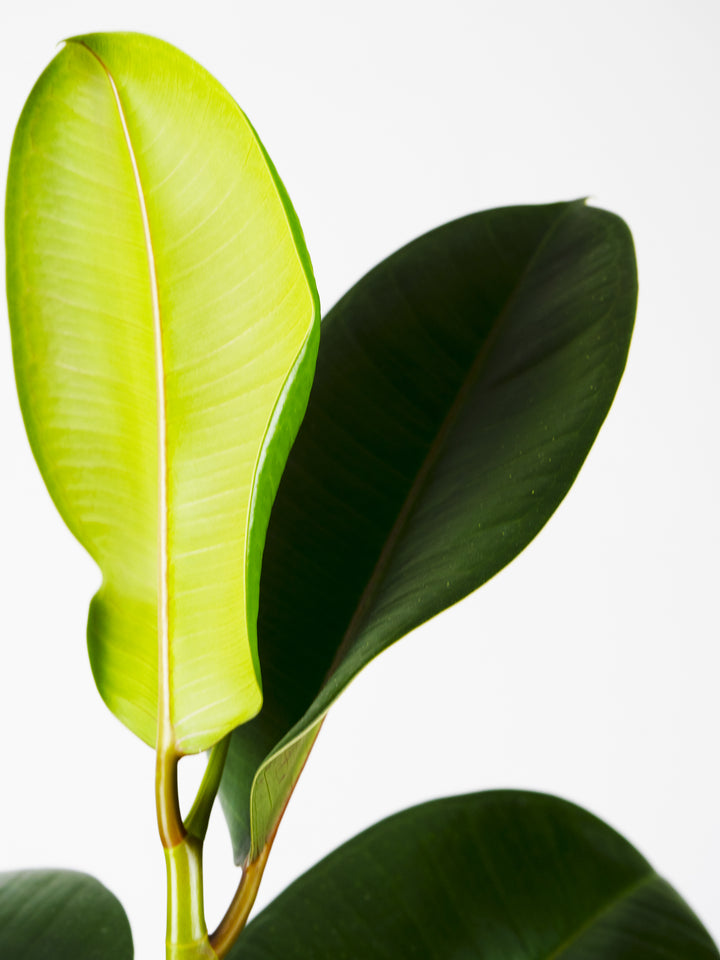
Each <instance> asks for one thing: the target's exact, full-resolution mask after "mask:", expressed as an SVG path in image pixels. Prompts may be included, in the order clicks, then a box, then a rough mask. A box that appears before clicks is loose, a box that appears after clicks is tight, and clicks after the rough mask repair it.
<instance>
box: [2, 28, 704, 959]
mask: <svg viewBox="0 0 720 960" xmlns="http://www.w3.org/2000/svg"><path fill="white" fill-rule="evenodd" d="M6 247H7V283H8V305H9V315H10V323H11V329H12V344H13V356H14V363H15V369H16V376H17V385H18V393H19V397H20V405H21V407H22V412H23V416H24V419H25V424H26V427H27V432H28V436H29V439H30V443H31V446H32V450H33V453H34V455H35V458H36V460H37V462H38V465H39V467H40V470H41V472H42V474H43V477H44V478H45V481H46V483H47V486H48V489H49V491H50V494H51V496H52V497H53V499H54V501H55V503H56V505H57V507H58V509H59V511H60V513H61V514H62V516H63V518H64V519H65V521H66V522H67V524H68V526H69V527H70V529H71V530H72V532H73V533H74V534H75V536H76V537H77V538H78V539H79V540H80V542H81V543H82V544H83V545H84V546H85V547H86V549H87V550H88V551H89V553H90V554H91V555H92V557H93V558H94V559H95V560H96V562H97V564H98V565H99V567H100V568H101V570H102V574H103V581H102V586H101V588H100V590H99V591H98V593H97V594H96V596H95V597H94V599H93V601H92V603H91V606H90V613H89V619H88V633H87V642H88V649H89V654H90V660H91V664H92V670H93V674H94V677H95V680H96V683H97V687H98V689H99V691H100V694H101V695H102V697H103V699H104V700H105V702H106V703H107V705H108V707H109V708H110V709H111V710H112V711H113V712H114V713H115V714H116V715H117V717H118V718H119V719H120V720H121V721H122V722H123V723H124V724H125V725H126V726H127V727H128V728H129V729H130V730H131V731H132V732H133V733H134V734H135V735H136V736H137V737H139V738H140V739H141V740H143V741H144V742H145V743H146V744H148V745H149V746H150V747H152V748H154V749H155V750H156V753H157V767H156V770H157V775H156V798H155V799H156V804H157V818H158V824H159V832H160V838H161V841H162V846H163V848H164V851H165V858H166V862H167V877H168V888H167V889H168V928H167V944H166V951H167V952H166V956H167V957H168V958H173V960H181V958H182V960H196V958H215V957H224V956H230V957H237V958H243V960H252V958H258V960H260V958H262V960H270V958H284V960H294V958H298V960H299V958H307V960H310V958H315V960H322V958H328V960H330V958H332V960H337V958H340V957H346V958H357V960H360V958H368V957H382V958H390V957H392V958H398V957H433V958H460V957H463V958H467V957H478V958H480V957H483V958H486V960H487V958H489V960H521V958H522V960H531V958H532V960H535V958H537V960H540V958H544V960H550V958H559V957H563V958H564V957H567V958H568V960H580V958H586V957H587V958H590V957H592V958H608V960H610V958H612V960H619V958H620V960H622V958H630V957H632V958H636V957H637V958H655V957H657V958H660V957H662V958H678V960H680V958H682V960H696V958H710V957H713V958H717V957H718V952H717V950H716V948H715V946H714V945H713V943H712V941H711V940H710V938H709V936H708V934H707V933H706V932H705V930H704V929H703V927H702V926H701V925H700V923H699V921H698V920H697V918H696V917H695V916H694V915H693V913H692V912H691V910H690V909H689V908H688V907H687V905H686V904H685V903H684V902H683V900H682V899H681V898H680V897H679V896H678V895H677V894H676V893H675V892H674V891H673V890H672V888H671V887H670V886H669V885H668V884H667V883H666V882H665V881H664V880H662V879H661V878H660V877H659V876H658V875H657V874H656V873H655V871H654V870H653V869H652V867H651V866H650V865H649V864H648V863H647V861H646V860H645V859H644V858H643V857H642V856H641V855H640V854H639V853H637V852H636V851H635V850H634V849H633V848H632V847H631V846H630V845H629V844H628V843H627V842H626V841H625V840H623V839H622V838H621V837H620V836H618V834H616V833H615V832H614V831H613V830H612V829H611V828H610V827H608V826H606V825H604V824H603V823H601V822H600V821H599V820H597V819H596V818H595V817H593V816H592V815H590V814H589V813H586V812H584V811H582V810H580V809H578V808H577V807H575V806H573V805H572V804H570V803H567V802H565V801H563V800H560V799H556V798H553V797H549V796H543V795H538V794H533V793H528V792H520V791H518V792H513V791H501V792H490V793H479V794H475V795H470V796H463V797H453V798H448V799H440V800H436V801H434V802H432V803H428V804H424V805H422V806H419V807H416V808H414V809H411V810H407V811H405V812H403V813H399V814H397V815H396V816H394V817H391V818H390V819H389V820H386V821H384V822H383V823H380V824H378V825H376V826H375V827H373V828H371V829H370V830H368V831H367V832H365V833H363V834H362V835H360V836H358V837H356V838H355V839H354V840H351V841H350V842H349V843H348V844H346V845H345V846H343V847H342V848H340V849H339V850H337V851H336V852H335V853H333V854H332V855H331V856H329V857H328V858H327V859H326V860H324V861H323V862H322V863H320V864H319V865H317V866H316V867H315V868H313V869H312V870H311V871H310V872H309V873H307V874H306V875H305V876H303V877H301V878H300V879H299V880H297V881H296V882H295V883H293V884H292V885H291V886H290V888H289V889H288V890H287V891H286V892H285V893H283V894H282V895H281V896H280V897H279V898H278V899H277V900H276V901H275V902H274V903H272V904H271V905H270V906H269V907H267V908H266V909H265V910H264V911H263V912H261V913H260V914H259V915H258V916H257V917H256V918H255V919H253V920H252V921H251V922H250V923H249V924H247V926H246V921H247V919H248V915H249V912H250V909H251V907H252V903H253V900H254V898H255V894H256V891H257V888H258V884H259V882H260V879H261V876H262V872H263V868H264V866H265V863H266V860H267V857H268V853H269V851H270V847H271V845H272V842H273V837H274V835H275V832H276V830H277V827H278V823H279V821H280V818H281V817H282V814H283V811H284V809H285V806H286V804H287V802H288V799H289V797H290V794H291V793H292V790H293V787H294V785H295V783H296V781H297V779H298V777H299V775H300V772H301V770H302V767H303V764H304V763H305V760H306V758H307V755H308V752H309V751H310V749H311V747H312V745H313V742H314V740H315V738H316V736H317V733H318V731H319V729H320V726H321V724H322V721H323V717H324V716H325V714H326V712H327V710H328V709H329V707H330V706H331V704H332V703H333V701H334V700H335V699H336V698H337V697H338V696H339V694H340V693H341V692H342V690H343V689H344V688H345V687H346V686H347V684H348V683H349V682H350V681H351V680H352V678H353V677H354V676H355V675H356V674H357V673H358V671H359V670H361V669H362V668H363V667H364V666H365V664H367V663H368V661H369V660H371V659H372V658H373V657H375V656H376V655H377V654H378V653H380V652H381V651H382V650H383V649H384V648H386V647H387V646H388V645H389V644H391V643H393V642H394V641H395V640H397V639H398V638H399V637H401V636H402V635H404V634H406V633H408V631H410V630H411V629H412V628H413V627H415V626H417V625H418V624H420V623H422V622H423V621H425V620H427V619H428V618H429V617H432V616H434V615H435V614H437V613H438V612H440V611H441V610H443V609H444V608H446V607H447V606H449V605H450V604H453V603H455V602H456V601H458V600H460V599H461V598H462V597H464V596H465V595H466V594H468V593H469V592H470V591H472V590H474V589H476V588H477V587H479V586H480V585H481V584H482V583H484V582H485V581H486V580H488V579H489V578H490V577H492V576H493V575H494V574H495V573H496V572H497V571H498V570H500V569H501V568H502V567H504V566H505V565H506V564H507V563H508V562H509V561H510V560H512V558H513V557H514V556H516V555H517V554H518V553H519V552H520V551H521V550H522V549H523V548H524V547H525V546H526V544H527V543H528V542H529V541H530V540H531V539H532V538H533V537H534V536H535V535H536V534H537V533H538V531H539V530H540V528H541V527H542V526H543V524H544V523H545V522H546V521H547V519H548V517H549V516H550V515H551V514H552V512H553V511H554V510H555V508H556V507H557V506H558V504H559V502H560V501H561V500H562V498H563V496H564V495H565V493H566V492H567V490H568V488H569V487H570V485H571V484H572V482H573V479H574V478H575V476H576V474H577V472H578V470H579V469H580V466H581V464H582V462H583V460H584V458H585V457H586V455H587V453H588V450H589V448H590V446H591V444H592V443H593V440H594V438H595V436H596V434H597V432H598V430H599V428H600V425H601V423H602V421H603V419H604V418H605V415H606V413H607V411H608V408H609V406H610V403H611V401H612V399H613V396H614V394H615V391H616V388H617V385H618V382H619V379H620V377H621V374H622V371H623V367H624V365H625V360H626V355H627V350H628V345H629V340H630V335H631V330H632V325H633V318H634V313H635V304H636V295H637V283H636V271H635V259H634V253H633V245H632V240H631V237H630V233H629V231H628V229H627V227H626V226H625V224H624V223H623V222H622V220H620V219H619V218H618V217H617V216H615V215H613V214H610V213H608V212H605V211H602V210H599V209H594V208H592V207H589V206H587V205H586V204H585V203H584V202H583V201H577V202H571V203H557V204H551V205H545V206H536V207H528V206H525V207H512V208H506V209H498V210H491V211H488V212H485V213H477V214H474V215H471V216H468V217H465V218H463V219H461V220H457V221H455V222H453V223H449V224H447V225H445V226H442V227H440V228H439V229H436V230H433V231H431V232H430V233H428V234H426V235H425V236H422V237H420V238H419V239H417V240H416V241H414V242H413V243H410V244H409V245H408V246H406V247H404V248H403V249H401V250H399V251H398V252H397V253H395V254H394V255H393V256H391V257H390V258H389V259H387V260H386V261H385V262H384V263H381V264H380V265H379V266H378V267H376V268H375V269H374V270H372V271H371V272H370V273H369V274H368V275H367V276H366V277H364V278H363V279H362V280H360V282H359V283H358V284H357V285H356V286H355V287H354V288H353V289H352V290H351V291H350V292H349V293H348V294H347V295H346V296H345V297H344V298H343V299H342V300H341V301H340V302H339V303H338V304H337V306H335V307H334V308H333V309H332V310H331V311H330V312H329V313H328V315H327V317H326V318H325V319H324V320H323V323H322V337H320V328H321V324H320V311H319V302H318V295H317V292H316V289H315V282H314V279H313V273H312V267H311V264H310V258H309V256H308V253H307V250H306V248H305V243H304V240H303V235H302V231H301V229H300V225H299V222H298V219H297V217H296V215H295V213H294V211H293V208H292V206H291V203H290V200H289V198H288V196H287V193H286V191H285V189H284V188H283V185H282V182H281V181H280V178H279V177H278V174H277V172H276V170H275V168H274V166H273V164H272V162H271V160H270V158H269V157H268V155H267V153H266V152H265V150H264V148H263V146H262V144H261V142H260V140H259V139H258V136H257V134H256V133H255V131H254V129H253V127H252V126H251V125H250V122H249V121H248V120H247V118H246V117H245V116H244V114H243V113H242V112H241V110H240V109H239V108H238V107H237V105H236V104H235V103H234V101H233V100H232V99H231V98H230V96H229V95H228V94H227V93H226V92H225V90H223V89H222V87H221V86H220V85H219V84H218V83H217V82H216V81H215V80H214V79H213V78H212V77H211V76H210V75H209V74H208V73H206V72H205V71H204V70H203V69H202V68H201V67H199V66H198V65H197V64H196V63H195V62H193V61H192V60H191V59H189V58H188V57H187V56H186V55H184V54H182V53H180V52H179V51H178V50H176V49H174V48H173V47H171V46H169V45H167V44H165V43H163V42H161V41H159V40H155V39H152V38H150V37H145V36H141V35H136V34H105V35H101V34H95V35H90V36H84V37H79V38H75V39H72V40H69V41H67V42H66V43H65V45H64V47H63V49H62V50H61V52H60V53H59V54H58V55H57V56H56V58H55V59H54V60H53V61H52V63H51V64H50V65H49V67H48V68H47V69H46V71H45V72H44V73H43V75H42V76H41V78H40V79H39V80H38V82H37V84H36V86H35V88H34V90H33V91H32V93H31V95H30V97H29V99H28V102H27V105H26V106H25V109H24V111H23V113H22V116H21V119H20V121H19V124H18V127H17V132H16V135H15V140H14V143H13V148H12V155H11V161H10V171H9V182H8V189H7V205H6ZM318 351H319V352H318ZM316 360H317V364H316ZM316 366H317V369H315V368H316ZM306 408H307V410H306ZM303 417H304V419H303ZM296 438H297V439H296ZM293 441H295V443H294V446H293ZM261 678H262V679H261ZM201 751H208V762H207V769H206V774H205V777H204V779H203V781H202V784H201V786H200V789H199V792H198V795H197V799H196V801H195V803H194V805H193V807H192V809H191V811H190V813H189V815H188V816H187V817H186V818H184V819H183V817H182V816H181V813H180V809H179V803H178V795H177V768H178V763H179V761H180V760H181V758H182V757H183V756H185V755H187V754H191V753H198V752H201ZM218 796H219V798H220V801H221V802H222V806H223V808H224V811H225V815H226V818H227V821H228V824H229V830H230V835H231V838H232V844H233V847H234V852H235V857H236V858H237V861H238V863H239V864H241V865H242V873H241V879H240V881H239V886H238V890H237V893H236V895H235V897H234V899H233V900H232V902H231V903H230V905H229V906H228V910H227V913H226V915H225V918H224V919H223V920H222V922H221V923H220V925H219V927H218V929H217V930H216V931H214V932H212V933H210V934H209V933H208V931H207V928H206V924H205V918H204V914H203V895H202V880H203V877H202V849H203V839H204V836H205V831H206V828H207V824H208V818H209V815H210V811H211V808H212V807H213V804H214V802H215V801H216V799H217V798H218ZM132 949H133V948H132V940H131V936H130V928H129V924H128V921H127V919H126V917H125V914H124V912H123V910H122V908H121V906H120V905H119V903H118V902H117V901H116V899H115V898H114V897H113V896H112V894H110V893H109V892H108V891H107V890H106V889H104V888H103V887H102V886H101V885H100V884H99V883H98V882H97V881H95V880H93V879H92V878H89V877H86V876H84V875H81V874H78V873H74V872H58V871H47V872H43V871H40V872H22V873H15V874H12V873H10V874H3V875H2V877H1V878H0V955H1V956H2V957H3V958H4V960H5V958H7V960H14V958H18V960H19V958H23V960H37V958H40V957H52V958H54V960H70V958H72V960H89V958H100V957H102V958H104V960H128V958H130V957H131V956H132Z"/></svg>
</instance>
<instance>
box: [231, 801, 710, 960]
mask: <svg viewBox="0 0 720 960" xmlns="http://www.w3.org/2000/svg"><path fill="white" fill-rule="evenodd" d="M718 956H720V954H718V951H717V949H716V948H715V946H714V944H713V943H712V940H711V939H710V937H709V935H708V934H707V932H706V931H705V929H704V928H703V926H702V925H701V923H700V921H699V920H698V919H697V917H696V916H695V915H694V914H693V912H692V911H691V910H690V908H689V907H688V906H687V904H686V903H685V902H684V901H683V900H682V899H681V898H680V897H679V896H678V894H677V893H676V892H675V891H674V890H673V889H672V888H671V887H670V886H669V885H668V884H667V883H666V882H665V881H664V880H663V879H662V878H661V877H659V876H658V874H657V873H656V872H655V871H654V870H653V868H652V867H651V866H650V865H649V864H648V863H647V861H646V860H645V859H644V858H643V857H642V856H641V855H640V854H639V853H638V852H637V851H636V850H635V849H634V848H633V847H632V846H630V844H629V843H628V842H627V841H626V840H624V839H623V838H622V837H620V836H619V835H618V834H617V833H615V831H614V830H612V829H611V828H610V827H608V826H606V825H605V824H604V823H602V822H601V821H600V820H598V819H596V818H595V817H593V816H592V815H591V814H589V813H587V812H586V811H584V810H581V809H580V808H579V807H576V806H574V805H572V804H570V803H567V802H565V801H563V800H558V799H556V798H554V797H548V796H543V795H540V794H532V793H524V792H512V791H499V792H491V793H480V794H473V795H470V796H464V797H454V798H451V799H447V800H438V801H434V802H432V803H427V804H423V805H422V806H419V807H415V808H413V809H411V810H406V811H405V812H403V813H400V814H397V815H396V816H394V817H390V818H389V819H388V820H384V821H383V822H382V823H379V824H377V825H376V826H374V827H371V828H370V829H369V830H367V831H366V832H365V833H362V834H360V835H359V836H358V837H355V838H354V839H353V840H351V841H350V842H349V843H347V844H345V845H344V846H342V847H340V848H339V849H338V850H336V851H334V852H333V853H331V854H330V856H329V857H327V858H326V859H325V860H323V861H322V862H321V863H319V864H318V865H317V866H315V867H313V868H312V869H311V870H310V871H309V872H308V873H306V874H305V875H304V876H302V877H300V879H299V880H297V881H296V882H295V883H293V884H292V885H291V886H290V887H289V888H288V889H287V890H286V891H285V892H283V893H282V894H281V895H280V896H279V897H278V898H277V899H276V900H275V901H273V903H271V904H270V906H269V907H267V908H266V909H265V910H264V911H263V912H262V913H260V914H259V915H258V916H257V918H256V919H255V920H253V921H252V922H251V923H250V924H249V926H248V927H247V929H246V930H245V932H244V933H243V934H242V935H241V937H240V940H239V941H238V943H237V945H236V946H235V948H234V950H233V951H231V952H230V957H231V958H235V957H237V958H238V960H240V958H242V960H324V958H327V960H337V958H339V957H342V958H344V960H355V958H357V960H366V958H368V957H373V958H375V960H384V958H387V960H396V958H398V957H403V958H404V957H408V958H409V957H418V958H422V960H431V958H432V960H460V958H462V960H471V958H478V960H481V958H482V960H717V958H718Z"/></svg>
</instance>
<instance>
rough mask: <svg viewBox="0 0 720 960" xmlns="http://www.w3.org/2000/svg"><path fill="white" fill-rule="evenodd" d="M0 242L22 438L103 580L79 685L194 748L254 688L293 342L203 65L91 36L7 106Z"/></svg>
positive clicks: (285, 444)
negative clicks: (1, 236)
mask: <svg viewBox="0 0 720 960" xmlns="http://www.w3.org/2000/svg"><path fill="white" fill-rule="evenodd" d="M6 237H7V276H8V301H9V307H10V318H11V324H12V335H13V353H14V359H15V368H16V375H17V381H18V391H19V394H20V402H21V405H22V409H23V414H24V417H25V423H26V426H27V431H28V435H29V437H30V442H31V445H32V448H33V452H34V454H35V457H36V459H37V461H38V464H39V466H40V469H41V471H42V473H43V476H44V478H45V482H46V483H47V486H48V489H49V491H50V494H51V496H52V497H53V499H54V501H55V503H56V504H57V507H58V509H59V510H60V513H61V514H62V516H63V517H64V519H65V521H66V522H67V524H68V526H69V527H70V529H71V530H72V532H73V533H74V534H75V536H76V537H77V538H78V539H79V540H80V541H81V543H82V544H83V545H84V546H85V547H86V548H87V550H88V551H89V552H90V554H91V555H92V556H93V557H94V559H95V560H96V561H97V563H98V564H99V565H100V567H101V569H102V572H103V584H102V587H101V589H100V591H99V592H98V593H97V595H96V596H95V598H94V600H93V602H92V605H91V609H90V617H89V624H88V645H89V651H90V657H91V662H92V667H93V672H94V675H95V679H96V681H97V685H98V688H99V690H100V692H101V694H102V696H103V698H104V699H105V700H106V702H107V703H108V705H109V706H110V708H111V709H112V710H113V711H114V712H115V713H116V714H117V716H118V717H119V718H120V719H121V720H122V721H123V722H124V723H126V724H127V725H128V726H129V727H130V729H131V730H133V731H134V732H135V733H136V734H137V735H138V736H140V737H142V738H143V739H144V740H145V741H146V742H147V743H150V744H153V743H154V742H155V738H156V729H157V726H158V713H160V716H161V717H165V718H166V720H165V722H166V725H167V727H169V728H170V729H171V735H172V737H173V738H174V740H175V741H176V743H177V746H178V748H179V749H180V751H183V752H192V751H198V750H201V749H203V748H205V747H208V746H210V745H212V744H213V743H215V742H216V741H217V740H218V739H219V738H220V737H221V736H223V735H224V734H225V733H227V732H228V731H229V730H230V729H232V728H233V727H235V726H236V725H237V724H239V723H243V722H244V721H246V720H247V719H248V718H249V717H251V716H253V715H254V714H255V713H256V712H257V710H258V709H259V707H260V703H261V698H262V695H261V686H260V673H259V666H258V663H257V638H256V619H257V604H258V591H259V577H260V557H261V553H262V549H263V544H264V538H265V531H266V527H267V521H268V517H269V513H270V506H271V504H272V500H273V497H274V493H275V489H276V487H277V483H278V481H279V476H280V473H281V472H282V468H283V465H284V461H285V457H286V456H287V451H288V449H289V447H290V445H291V443H292V440H293V438H294V435H295V432H296V430H297V426H298V423H299V421H300V419H301V417H302V414H303V411H304V407H305V402H306V400H307V395H308V393H309V390H310V382H311V378H312V372H313V367H314V359H315V353H316V349H317V333H318V330H317V323H316V318H317V316H318V309H317V294H316V291H315V287H314V281H313V277H312V270H311V267H310V261H309V258H308V255H307V252H306V250H305V245H304V241H303V239H302V234H301V231H300V227H299V224H298V222H297V219H296V217H295V215H294V213H293V210H292V207H291V205H290V202H289V200H288V198H287V195H286V194H285V191H284V189H283V186H282V184H281V183H280V180H279V178H278V176H277V173H276V172H275V169H274V168H273V166H272V164H271V162H270V160H269V159H268V157H267V155H266V153H265V151H264V149H263V147H262V145H261V144H260V141H259V140H258V138H257V136H256V134H255V132H254V130H253V129H252V127H251V126H250V124H249V122H248V120H247V119H246V117H245V116H244V115H243V113H242V112H241V111H240V110H239V108H238V107H237V105H236V104H235V103H234V102H233V100H232V99H231V98H230V96H229V95H228V94H227V93H226V92H225V90H223V88H222V87H221V86H220V85H219V84H218V83H217V82H216V81H215V80H213V78H212V77H210V76H209V74H207V73H206V72H205V71H204V70H203V69H202V68H201V67H200V66H198V64H196V63H195V62H194V61H192V60H191V59H190V58H188V57H187V56H185V55H184V54H182V53H180V52H179V51H178V50H176V49H174V48H173V47H171V46H169V45H168V44H165V43H162V42H161V41H159V40H154V39H152V38H149V37H143V36H139V35H136V34H107V35H99V34H97V35H92V36H87V37H81V38H77V39H75V40H72V41H70V42H68V44H67V45H66V46H65V48H64V49H63V50H62V51H61V53H60V54H59V55H58V56H57V57H56V58H55V60H54V61H53V62H52V63H51V64H50V66H49V67H48V68H47V70H46V71H45V73H44V74H43V75H42V77H41V78H40V80H39V81H38V83H37V85H36V86H35V89H34V90H33V92H32V94H31V96H30V98H29V100H28V103H27V105H26V106H25V109H24V111H23V114H22V117H21V119H20V122H19V125H18V129H17V132H16V135H15V141H14V144H13V150H12V157H11V163H10V174H9V183H8V195H7V210H6ZM159 674H160V675H159Z"/></svg>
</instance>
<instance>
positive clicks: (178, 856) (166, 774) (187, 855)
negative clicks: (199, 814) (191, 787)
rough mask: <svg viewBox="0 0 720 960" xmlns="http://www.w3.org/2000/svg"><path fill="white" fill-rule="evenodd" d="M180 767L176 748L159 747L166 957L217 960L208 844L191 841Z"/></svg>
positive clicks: (157, 800) (158, 796) (157, 780)
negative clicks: (206, 870) (210, 920)
mask: <svg viewBox="0 0 720 960" xmlns="http://www.w3.org/2000/svg"><path fill="white" fill-rule="evenodd" d="M178 761H179V757H178V755H177V752H176V751H175V749H174V747H172V746H166V745H159V746H158V751H157V765H156V768H155V803H156V807H157V819H158V830H159V832H160V839H161V841H162V845H163V848H164V851H165V866H166V869H167V937H166V941H165V950H166V954H165V955H166V960H217V954H216V953H215V952H214V950H213V949H212V947H211V946H210V941H209V938H208V932H207V926H206V925H205V910H204V906H203V877H202V838H198V837H195V836H191V835H189V834H188V832H187V830H186V829H185V827H184V825H183V822H182V817H181V814H180V800H179V797H178V776H177V768H178Z"/></svg>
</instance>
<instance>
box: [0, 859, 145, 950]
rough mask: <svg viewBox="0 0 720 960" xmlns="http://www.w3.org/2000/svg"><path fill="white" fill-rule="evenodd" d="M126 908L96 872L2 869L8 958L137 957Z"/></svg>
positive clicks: (1, 910) (0, 929)
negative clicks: (12, 870)
mask: <svg viewBox="0 0 720 960" xmlns="http://www.w3.org/2000/svg"><path fill="white" fill-rule="evenodd" d="M132 956H133V944H132V935H131V933H130V924H129V923H128V920H127V917H126V916H125V911H124V910H123V908H122V907H121V906H120V903H119V902H118V900H117V899H116V898H115V897H114V896H113V895H112V893H110V891H109V890H106V888H105V887H104V886H103V885H102V884H101V883H100V882H99V881H97V880H95V879H94V877H89V876H87V875H86V874H84V873H75V872H73V871H71V870H23V871H22V872H19V873H0V957H2V958H3V960H132Z"/></svg>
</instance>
